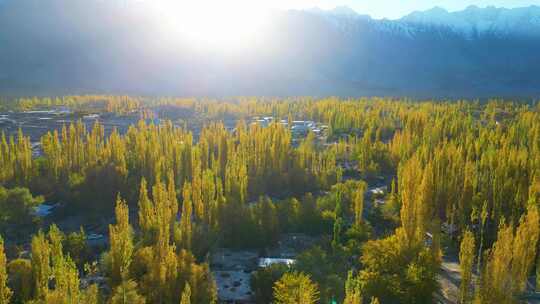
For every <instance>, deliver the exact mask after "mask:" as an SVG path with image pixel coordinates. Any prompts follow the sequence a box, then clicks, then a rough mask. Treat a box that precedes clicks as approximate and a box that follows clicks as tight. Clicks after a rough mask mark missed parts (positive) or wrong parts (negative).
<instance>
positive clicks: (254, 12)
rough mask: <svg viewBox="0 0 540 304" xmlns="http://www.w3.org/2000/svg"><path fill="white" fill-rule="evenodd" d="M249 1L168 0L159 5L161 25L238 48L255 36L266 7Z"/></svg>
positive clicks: (195, 39) (198, 40)
mask: <svg viewBox="0 0 540 304" xmlns="http://www.w3.org/2000/svg"><path fill="white" fill-rule="evenodd" d="M257 2H258V1H254V0H251V1H248V0H214V1H210V0H198V1H197V0H192V1H186V0H166V1H162V2H160V3H162V5H161V6H160V8H159V9H160V11H161V13H160V15H161V16H163V18H164V20H161V22H162V24H163V25H164V26H166V27H168V29H169V30H171V32H173V33H176V34H180V35H182V36H183V37H186V38H188V39H190V41H192V42H195V43H202V44H204V45H205V46H216V47H217V46H223V47H238V46H239V45H242V44H245V43H248V42H249V41H250V39H252V38H254V37H256V35H257V33H258V31H259V30H260V29H261V27H262V25H263V20H264V19H265V16H264V14H265V12H266V9H265V7H263V6H262V5H260V4H258V3H257Z"/></svg>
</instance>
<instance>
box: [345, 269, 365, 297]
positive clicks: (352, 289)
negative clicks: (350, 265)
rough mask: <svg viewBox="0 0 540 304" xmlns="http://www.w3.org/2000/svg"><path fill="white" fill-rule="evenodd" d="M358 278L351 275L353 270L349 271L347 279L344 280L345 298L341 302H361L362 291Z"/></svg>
mask: <svg viewBox="0 0 540 304" xmlns="http://www.w3.org/2000/svg"><path fill="white" fill-rule="evenodd" d="M360 284H361V283H360V280H358V278H355V277H354V276H353V272H352V271H349V274H348V275H347V281H346V282H345V299H344V300H343V304H361V303H362V292H361V289H360V287H361V286H360Z"/></svg>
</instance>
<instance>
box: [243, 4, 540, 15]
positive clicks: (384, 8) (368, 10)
mask: <svg viewBox="0 0 540 304" xmlns="http://www.w3.org/2000/svg"><path fill="white" fill-rule="evenodd" d="M252 1H254V2H256V1H258V0H252ZM269 2H270V1H269ZM271 2H273V4H272V6H275V7H277V8H283V9H304V8H311V7H320V8H323V9H331V8H334V7H336V6H348V7H350V8H352V9H354V10H355V11H357V12H358V13H360V14H368V15H371V16H372V17H373V18H388V19H397V18H401V17H403V16H405V15H407V14H409V13H411V12H413V11H416V10H427V9H430V8H433V7H435V6H439V7H442V8H445V9H447V10H449V11H457V10H462V9H465V8H466V7H467V6H470V5H476V6H479V7H486V6H491V5H493V6H497V7H507V8H514V7H524V6H530V5H539V6H540V0H476V1H475V0H439V1H433V0H273V1H271Z"/></svg>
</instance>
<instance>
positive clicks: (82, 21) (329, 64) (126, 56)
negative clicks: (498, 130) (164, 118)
mask: <svg viewBox="0 0 540 304" xmlns="http://www.w3.org/2000/svg"><path fill="white" fill-rule="evenodd" d="M146 5H148V4H139V5H129V6H126V5H122V4H121V3H120V2H118V0H117V1H116V2H115V1H103V0H0V28H1V29H2V30H1V31H0V95H62V94H85V93H106V94H141V95H176V96H236V95H266V96H299V95H312V96H313V95H316V96H328V95H334V96H360V95H377V96H409V97H416V98H429V97H435V98H461V97H464V98H472V97H474V98H476V97H477V98H485V97H532V98H535V97H539V96H540V57H539V55H538V53H539V50H540V7H537V6H530V7H524V8H516V9H506V8H496V7H486V8H479V7H475V6H471V7H468V8H467V9H465V10H463V11H458V12H448V11H446V10H445V9H442V8H438V7H436V8H433V9H431V10H427V11H418V12H413V13H411V14H409V15H407V16H405V17H403V18H401V19H397V20H388V19H373V18H371V17H369V16H367V15H361V14H358V13H357V12H355V11H354V10H352V9H350V8H347V7H337V8H335V9H333V10H321V9H309V10H289V11H284V10H281V11H273V12H272V13H271V15H270V17H269V22H267V25H266V26H265V28H264V30H263V31H261V33H260V34H258V35H257V38H256V39H254V40H252V41H251V40H250V41H246V42H245V44H246V45H244V46H243V47H242V48H241V49H240V50H238V51H236V52H232V51H227V50H224V49H221V48H219V47H213V48H212V47H210V48H201V47H194V46H193V45H191V44H190V42H189V40H188V39H187V38H186V39H184V37H177V36H175V35H177V34H173V33H171V32H170V30H168V29H167V28H166V27H164V26H162V24H161V23H162V22H161V20H160V18H156V16H153V15H152V14H151V13H149V10H148V7H146ZM246 26H249V25H246Z"/></svg>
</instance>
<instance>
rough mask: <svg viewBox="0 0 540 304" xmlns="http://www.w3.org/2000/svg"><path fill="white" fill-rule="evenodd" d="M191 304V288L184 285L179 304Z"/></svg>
mask: <svg viewBox="0 0 540 304" xmlns="http://www.w3.org/2000/svg"><path fill="white" fill-rule="evenodd" d="M190 303H191V287H189V284H188V283H186V286H185V287H184V291H183V292H182V298H181V299H180V304H190Z"/></svg>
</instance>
